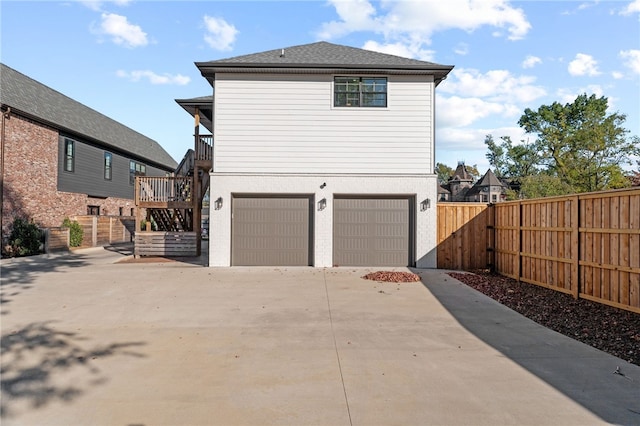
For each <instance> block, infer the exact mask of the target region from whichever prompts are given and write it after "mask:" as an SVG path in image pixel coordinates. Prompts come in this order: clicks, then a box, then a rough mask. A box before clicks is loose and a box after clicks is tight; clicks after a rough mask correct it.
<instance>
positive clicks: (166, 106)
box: [0, 0, 640, 172]
mask: <svg viewBox="0 0 640 426" xmlns="http://www.w3.org/2000/svg"><path fill="white" fill-rule="evenodd" d="M0 16H1V50H0V60H1V61H2V62H3V63H4V64H5V65H8V66H10V67H12V68H14V69H16V70H17V71H19V72H21V73H23V74H25V75H27V76H29V77H31V78H34V79H36V80H38V81H40V82H41V83H43V84H45V85H47V86H49V87H51V88H53V89H55V90H57V91H59V92H61V93H63V94H65V95H67V96H69V97H71V98H73V99H75V100H77V101H79V102H81V103H83V104H85V105H87V106H89V107H91V108H93V109H95V110H97V111H99V112H101V113H103V114H105V115H107V116H109V117H111V118H113V119H115V120H117V121H119V122H121V123H123V124H125V125H127V126H129V127H131V128H132V129H134V130H136V131H138V132H140V133H142V134H144V135H146V136H148V137H150V138H152V139H154V140H156V141H158V142H159V143H160V144H161V145H162V146H163V147H164V148H165V149H166V150H167V152H169V154H170V155H171V156H173V157H174V158H175V159H176V161H180V159H181V158H182V156H183V155H184V153H185V152H186V150H187V149H188V148H192V147H193V139H192V136H191V135H192V133H193V119H192V118H191V116H189V115H188V114H187V113H186V112H185V111H184V110H182V108H180V107H179V106H178V105H177V104H176V103H175V101H174V99H180V98H190V97H196V96H204V95H210V94H211V87H210V85H209V84H208V83H207V82H206V81H205V79H204V78H202V76H200V74H199V72H198V70H197V68H196V67H195V65H194V62H200V61H208V60H215V59H222V58H229V57H233V56H237V55H243V54H249V53H256V52H261V51H265V50H271V49H279V48H285V47H288V46H295V45H299V44H306V43H312V42H315V41H319V40H325V41H329V42H332V43H337V44H344V45H348V46H353V47H358V48H366V49H370V50H377V51H381V52H384V53H391V54H396V55H400V56H405V57H411V58H415V59H421V60H427V61H431V62H436V63H439V64H446V65H455V69H454V71H453V72H452V73H451V74H450V75H449V78H448V79H447V80H446V81H444V82H443V83H442V84H440V86H438V88H437V91H436V93H437V98H436V104H437V109H436V115H437V121H436V141H437V149H436V161H437V162H441V163H445V164H447V165H449V166H451V167H455V165H456V164H457V162H458V161H465V162H466V163H467V164H472V165H473V164H477V165H478V167H479V169H480V171H481V172H484V171H485V170H486V169H487V168H488V167H489V164H488V162H487V160H486V158H485V154H486V146H485V145H484V138H485V135H487V134H492V135H493V136H494V138H495V139H498V138H499V137H500V136H505V135H508V136H511V137H512V138H513V140H515V141H519V140H522V139H526V138H528V137H530V136H527V135H524V134H523V132H522V131H521V129H520V128H519V127H518V124H517V122H518V119H519V118H520V116H521V115H522V113H523V111H524V109H525V108H532V109H537V108H538V107H539V106H540V105H543V104H544V105H548V104H551V103H552V102H554V101H558V102H561V103H566V102H572V101H573V100H574V99H575V97H576V96H577V95H579V94H581V93H587V94H589V95H590V94H593V93H595V94H596V95H597V96H606V97H607V98H608V99H609V105H610V111H611V112H615V111H617V112H620V113H623V114H626V115H627V121H626V123H625V127H626V128H627V129H628V130H629V131H630V134H631V135H639V136H640V0H635V1H632V2H630V1H593V2H580V1H575V2H574V1H558V2H554V1H525V2H516V1H511V2H510V1H505V0H478V1H471V0H448V1H435V0H433V1H405V0H384V1H381V2H374V1H370V0H329V1H258V2H253V1H125V0H120V1H55V0H53V1H39V2H33V1H11V0H8V1H7V0H3V1H2V2H0Z"/></svg>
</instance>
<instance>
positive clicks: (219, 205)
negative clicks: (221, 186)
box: [213, 197, 222, 210]
mask: <svg viewBox="0 0 640 426" xmlns="http://www.w3.org/2000/svg"><path fill="white" fill-rule="evenodd" d="M213 208H214V209H216V210H220V209H221V208H222V197H218V199H217V200H216V201H214V202H213Z"/></svg>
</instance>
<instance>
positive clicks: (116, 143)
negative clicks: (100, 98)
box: [0, 64, 178, 170]
mask: <svg viewBox="0 0 640 426" xmlns="http://www.w3.org/2000/svg"><path fill="white" fill-rule="evenodd" d="M0 103H2V105H6V106H9V107H11V109H12V110H14V111H16V112H21V113H23V114H26V115H27V116H29V117H31V118H33V119H35V120H37V121H41V122H44V123H46V124H48V125H50V126H52V127H54V128H56V129H59V130H62V131H65V132H69V133H71V134H76V135H78V136H80V137H83V138H86V139H88V140H90V141H92V142H95V143H98V144H101V145H104V146H105V147H109V148H112V149H115V150H119V151H121V152H124V153H129V154H132V155H133V156H135V157H138V158H140V159H144V160H146V161H148V162H149V163H151V164H152V165H156V166H160V167H162V168H165V169H168V170H173V169H175V167H176V166H177V164H178V163H177V162H176V161H175V160H174V159H173V158H171V156H170V155H169V154H168V153H167V152H166V151H165V150H164V148H162V146H160V144H158V142H156V141H154V140H153V139H150V138H148V137H146V136H144V135H142V134H140V133H138V132H136V131H135V130H133V129H131V128H129V127H127V126H125V125H123V124H121V123H118V122H117V121H115V120H113V119H111V118H109V117H107V116H105V115H103V114H101V113H99V112H97V111H95V110H93V109H91V108H89V107H87V106H85V105H83V104H81V103H80V102H77V101H75V100H73V99H71V98H69V97H67V96H65V95H63V94H62V93H60V92H57V91H55V90H53V89H51V88H49V87H47V86H45V85H43V84H42V83H39V82H38V81H36V80H34V79H32V78H29V77H27V76H25V75H24V74H21V73H20V72H18V71H16V70H14V69H13V68H10V67H8V66H6V65H4V64H0Z"/></svg>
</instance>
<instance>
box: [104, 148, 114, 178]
mask: <svg viewBox="0 0 640 426" xmlns="http://www.w3.org/2000/svg"><path fill="white" fill-rule="evenodd" d="M112 178H113V154H111V153H110V152H108V151H105V152H104V180H111V179H112Z"/></svg>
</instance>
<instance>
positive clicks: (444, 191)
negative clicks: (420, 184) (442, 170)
mask: <svg viewBox="0 0 640 426" xmlns="http://www.w3.org/2000/svg"><path fill="white" fill-rule="evenodd" d="M438 194H451V191H449V190H448V189H447V188H445V187H444V186H442V185H438Z"/></svg>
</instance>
